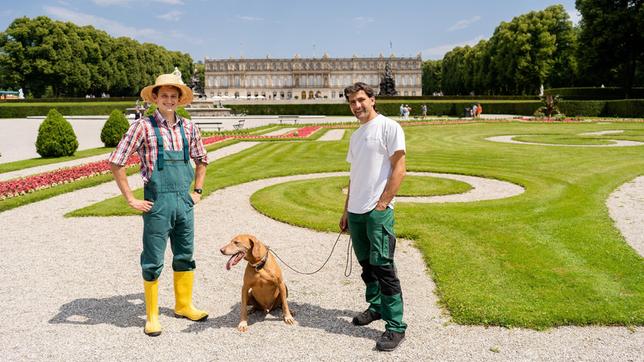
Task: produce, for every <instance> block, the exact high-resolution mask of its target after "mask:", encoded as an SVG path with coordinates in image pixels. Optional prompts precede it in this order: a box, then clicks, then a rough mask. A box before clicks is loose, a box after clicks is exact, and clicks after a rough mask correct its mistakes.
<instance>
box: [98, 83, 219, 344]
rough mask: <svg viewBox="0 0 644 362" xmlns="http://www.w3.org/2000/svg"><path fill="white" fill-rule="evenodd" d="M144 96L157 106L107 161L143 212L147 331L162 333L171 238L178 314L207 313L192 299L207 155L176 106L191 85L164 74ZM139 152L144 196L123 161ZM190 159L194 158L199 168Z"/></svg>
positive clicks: (186, 98)
mask: <svg viewBox="0 0 644 362" xmlns="http://www.w3.org/2000/svg"><path fill="white" fill-rule="evenodd" d="M141 97H142V98H143V100H144V101H146V102H152V103H154V104H156V106H157V109H156V110H155V111H154V114H152V115H150V116H149V117H142V118H141V119H139V120H138V121H136V122H134V123H132V125H131V126H130V128H129V129H128V130H127V132H126V133H125V135H123V138H122V139H121V141H120V142H119V144H118V145H117V147H116V150H115V151H114V152H113V153H112V154H111V155H110V157H109V159H108V160H109V162H110V166H111V170H112V173H113V174H114V179H115V180H116V184H117V185H118V187H119V189H120V190H121V193H122V194H123V197H125V200H126V201H127V203H128V205H129V206H130V207H131V208H133V209H135V210H138V211H141V212H142V213H143V251H142V253H141V259H140V260H141V269H142V276H143V286H144V290H145V311H146V322H145V328H144V330H143V331H144V333H145V334H147V335H149V336H158V335H160V334H161V324H160V323H159V304H158V296H159V279H158V278H159V275H160V274H161V271H162V270H163V261H164V254H165V249H166V246H167V243H168V238H169V239H170V244H171V247H172V254H173V258H172V269H173V270H174V273H173V275H174V295H175V301H176V303H175V308H174V314H175V316H177V317H183V318H188V319H190V320H193V321H202V320H205V319H206V318H208V313H206V312H205V311H203V310H199V309H197V308H195V306H194V305H193V304H192V287H193V281H194V270H195V268H196V264H195V260H194V258H193V252H194V232H195V229H194V206H195V204H197V203H198V202H199V201H200V200H201V193H202V187H203V184H204V179H205V177H206V165H207V164H208V157H207V154H206V149H205V148H204V145H203V142H202V141H201V134H200V132H199V129H198V128H197V127H196V126H195V124H194V123H192V122H191V121H190V120H189V119H185V118H182V117H180V116H179V115H178V114H177V113H176V110H177V107H178V106H183V105H186V104H189V103H191V102H192V98H193V95H192V90H191V89H190V88H188V87H187V86H186V85H185V84H183V81H182V80H181V76H180V75H178V74H175V73H172V74H162V75H160V76H159V77H157V79H156V82H155V84H153V85H149V86H147V87H145V88H143V90H142V91H141ZM135 152H136V153H137V154H138V155H139V157H140V159H141V176H142V178H143V182H144V184H145V186H144V188H143V190H144V191H143V194H144V199H143V200H141V199H138V198H137V197H136V196H135V195H134V193H133V192H132V190H131V189H130V185H129V183H128V181H127V175H126V173H125V164H126V162H127V160H128V158H129V157H130V155H132V154H133V153H135ZM190 159H192V160H193V161H194V162H195V168H193V167H192V164H191V162H190ZM193 180H194V189H193V190H192V191H191V190H190V185H191V184H192V182H193ZM117 232H118V231H117Z"/></svg>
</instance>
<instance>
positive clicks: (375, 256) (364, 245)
mask: <svg viewBox="0 0 644 362" xmlns="http://www.w3.org/2000/svg"><path fill="white" fill-rule="evenodd" d="M344 95H345V98H346V99H347V101H348V102H349V108H350V109H351V112H352V113H353V114H354V115H355V116H356V118H357V119H358V120H359V121H360V128H358V129H357V130H356V131H355V132H354V133H353V134H352V135H351V140H350V142H349V151H348V153H347V161H348V162H349V163H350V164H351V172H350V176H349V188H348V190H349V191H348V192H347V198H346V201H345V204H344V212H343V214H342V217H341V218H340V224H339V226H340V230H343V231H344V230H347V228H348V229H349V233H350V234H351V240H352V243H353V249H354V251H355V255H356V258H357V259H358V262H359V263H360V266H362V280H363V281H364V283H365V299H366V302H367V303H368V304H369V306H368V308H367V309H366V310H365V311H364V312H362V313H360V314H358V315H357V316H355V317H354V318H353V320H352V323H353V324H354V325H357V326H364V325H367V324H370V323H371V322H373V321H375V320H378V319H383V320H384V321H385V332H384V333H383V334H382V336H381V337H380V339H379V340H378V342H377V343H376V349H378V350H380V351H392V350H394V349H395V348H396V347H398V345H399V344H400V342H401V341H402V340H403V339H404V338H405V330H406V329H407V324H406V323H405V322H403V296H402V289H401V287H400V280H399V279H398V275H397V272H396V267H395V265H394V251H395V249H396V234H395V233H394V196H396V193H397V192H398V189H399V188H400V184H401V183H402V180H403V178H404V177H405V172H406V169H405V134H404V132H403V129H402V127H401V126H400V124H398V123H397V122H395V121H393V120H392V119H389V118H387V117H385V116H383V115H381V114H378V112H376V98H375V92H374V90H373V89H372V88H371V87H369V86H368V85H367V84H365V83H361V82H358V83H355V84H354V85H352V86H349V87H347V88H345V89H344Z"/></svg>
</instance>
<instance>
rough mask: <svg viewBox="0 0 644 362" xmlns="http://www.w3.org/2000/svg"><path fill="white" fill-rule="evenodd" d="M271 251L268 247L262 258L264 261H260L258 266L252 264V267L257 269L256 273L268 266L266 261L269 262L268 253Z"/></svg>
mask: <svg viewBox="0 0 644 362" xmlns="http://www.w3.org/2000/svg"><path fill="white" fill-rule="evenodd" d="M269 250H270V248H269V247H268V246H267V247H266V254H265V255H264V257H263V258H262V260H260V261H258V262H257V263H256V264H251V265H250V266H252V267H253V268H255V271H260V270H262V268H264V265H266V260H268V251H269Z"/></svg>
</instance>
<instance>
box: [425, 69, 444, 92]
mask: <svg viewBox="0 0 644 362" xmlns="http://www.w3.org/2000/svg"><path fill="white" fill-rule="evenodd" d="M442 63H443V61H442V60H426V61H424V62H423V95H431V94H433V93H435V92H440V91H441V90H442V88H441V79H442V78H443V73H442V68H441V67H442Z"/></svg>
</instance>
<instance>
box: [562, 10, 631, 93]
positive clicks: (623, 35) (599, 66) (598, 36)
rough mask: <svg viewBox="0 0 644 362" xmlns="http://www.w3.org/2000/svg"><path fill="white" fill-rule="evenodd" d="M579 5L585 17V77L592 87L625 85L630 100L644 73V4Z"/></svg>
mask: <svg viewBox="0 0 644 362" xmlns="http://www.w3.org/2000/svg"><path fill="white" fill-rule="evenodd" d="M575 5H576V7H577V10H579V13H581V16H582V19H581V22H580V24H579V26H580V28H581V32H580V44H581V46H580V48H579V61H580V64H581V65H582V73H583V78H585V79H587V80H588V82H589V83H590V84H591V85H598V84H606V85H619V86H622V87H624V88H625V91H626V94H627V97H628V96H629V95H630V93H631V89H632V88H633V86H634V85H635V84H636V82H641V81H642V79H641V78H642V76H641V74H642V73H644V70H643V69H642V67H644V1H643V0H577V1H576V2H575ZM638 85H641V83H639V84H638Z"/></svg>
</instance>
